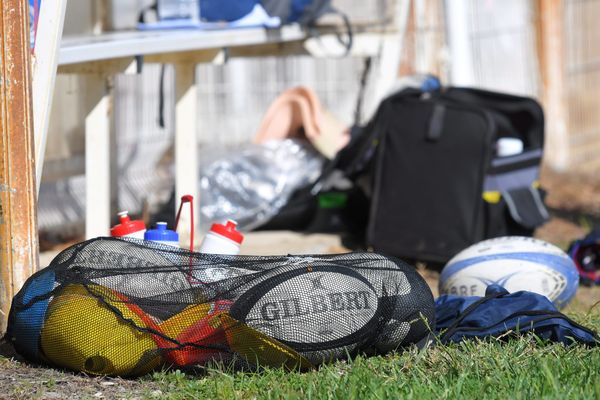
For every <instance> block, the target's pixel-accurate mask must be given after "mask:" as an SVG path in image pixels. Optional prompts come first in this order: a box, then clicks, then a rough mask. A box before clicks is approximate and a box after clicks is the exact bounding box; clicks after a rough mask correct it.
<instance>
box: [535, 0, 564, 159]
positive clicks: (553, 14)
mask: <svg viewBox="0 0 600 400" xmlns="http://www.w3.org/2000/svg"><path fill="white" fill-rule="evenodd" d="M564 6H565V5H564V1H563V0H538V3H537V11H538V14H539V25H538V52H539V59H540V73H541V76H542V83H543V86H542V89H543V91H542V100H543V103H544V108H545V110H544V111H545V115H546V152H545V156H544V160H545V162H546V164H547V165H548V166H549V167H551V168H553V169H555V170H557V171H565V170H567V169H568V168H569V164H570V160H569V158H570V157H569V131H568V126H569V115H568V111H567V103H566V102H567V96H566V93H567V89H566V74H565V65H566V62H565V43H564V41H565V39H564V36H565V35H564V21H563V18H564Z"/></svg>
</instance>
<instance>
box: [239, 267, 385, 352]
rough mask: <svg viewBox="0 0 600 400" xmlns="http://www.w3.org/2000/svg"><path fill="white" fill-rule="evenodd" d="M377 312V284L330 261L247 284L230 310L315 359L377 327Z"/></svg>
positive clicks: (353, 343)
mask: <svg viewBox="0 0 600 400" xmlns="http://www.w3.org/2000/svg"><path fill="white" fill-rule="evenodd" d="M379 314H380V309H379V298H378V295H377V292H376V289H375V287H373V285H372V284H371V283H370V282H369V281H368V280H367V279H366V278H365V277H364V276H362V275H361V274H359V273H358V272H356V271H355V270H353V269H350V268H344V267H339V266H334V265H322V266H305V267H301V268H297V267H296V268H294V269H288V270H284V271H282V272H280V273H278V274H276V275H274V276H272V277H271V278H269V279H266V280H264V281H262V282H260V283H259V284H257V285H255V286H253V287H252V288H250V289H248V290H247V291H246V292H245V293H244V294H243V295H241V296H240V297H239V298H238V299H237V301H236V302H235V303H234V304H233V305H232V307H231V310H230V315H231V316H232V317H233V318H235V319H236V320H238V321H242V322H244V323H246V324H247V325H248V326H250V327H252V328H254V329H256V330H258V331H260V332H262V333H264V334H266V335H268V336H270V337H272V338H274V339H276V340H278V341H280V342H282V343H284V344H286V345H288V346H289V347H291V348H292V349H294V350H296V351H298V352H299V353H301V354H302V355H304V356H305V357H306V358H307V359H309V361H311V362H312V363H313V364H320V363H322V362H328V361H332V360H335V359H338V358H342V357H344V356H346V354H347V353H349V352H351V351H352V350H354V349H355V348H356V347H357V346H358V345H359V344H360V343H362V342H363V341H364V340H365V338H366V337H368V336H369V335H372V334H373V331H374V330H376V329H377V325H378V320H379V318H378V317H379Z"/></svg>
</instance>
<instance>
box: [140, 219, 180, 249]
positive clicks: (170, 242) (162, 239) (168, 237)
mask: <svg viewBox="0 0 600 400" xmlns="http://www.w3.org/2000/svg"><path fill="white" fill-rule="evenodd" d="M144 240H148V241H151V242H156V243H162V244H165V245H167V246H173V247H177V248H179V234H178V233H177V232H175V231H172V230H170V229H168V228H167V223H166V222H157V223H156V229H151V230H149V231H147V232H146V233H145V234H144Z"/></svg>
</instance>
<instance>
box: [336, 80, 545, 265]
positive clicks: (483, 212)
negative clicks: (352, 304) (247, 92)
mask: <svg viewBox="0 0 600 400" xmlns="http://www.w3.org/2000/svg"><path fill="white" fill-rule="evenodd" d="M505 137H512V138H517V139H520V140H521V141H522V142H523V150H522V151H521V152H519V153H518V154H515V155H511V156H506V157H499V156H497V155H496V146H497V143H498V140H499V139H500V138H505ZM543 141H544V117H543V111H542V109H541V107H540V106H539V104H538V103H537V102H536V101H535V100H533V99H530V98H525V97H518V96H513V95H507V94H500V93H494V92H489V91H484V90H476V89H463V88H444V89H441V90H436V91H432V92H425V91H421V90H417V89H406V90H403V91H401V92H399V93H397V94H395V95H392V96H391V97H389V98H387V99H386V100H384V101H383V102H382V103H381V105H380V107H379V109H378V111H377V114H376V116H375V117H374V119H373V120H372V121H371V122H370V123H369V125H368V126H367V127H366V128H365V131H364V132H363V134H362V135H361V136H360V137H359V138H358V139H357V141H356V142H355V143H351V145H350V146H349V148H348V149H346V150H344V151H343V152H342V154H340V159H341V160H344V158H345V159H346V160H345V161H344V162H342V164H343V165H344V167H343V168H344V170H345V173H346V175H348V176H350V177H353V178H354V179H355V180H357V181H358V180H360V179H361V177H362V178H363V180H364V176H365V174H366V176H367V177H368V178H369V179H368V185H367V186H368V187H367V188H366V190H367V191H368V192H370V198H371V206H370V211H369V223H368V228H367V235H366V236H367V238H366V240H367V244H368V245H370V246H372V247H373V248H374V249H375V250H376V251H380V252H384V253H387V254H393V255H396V256H400V257H405V258H411V259H421V260H426V261H434V262H445V261H447V260H448V259H450V258H451V257H452V256H453V255H455V254H456V253H458V252H459V251H460V250H462V249H464V248H465V247H467V246H469V245H471V244H473V243H476V242H478V241H481V240H483V239H486V238H492V237H497V236H503V235H513V234H514V235H531V234H532V233H533V230H534V229H535V228H536V227H538V226H539V225H541V224H542V223H543V222H545V221H546V220H547V218H548V212H547V210H546V208H545V206H544V203H543V196H542V194H541V192H540V191H539V189H538V181H537V179H538V175H539V165H540V162H541V158H542V149H543Z"/></svg>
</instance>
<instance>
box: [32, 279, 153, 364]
mask: <svg viewBox="0 0 600 400" xmlns="http://www.w3.org/2000/svg"><path fill="white" fill-rule="evenodd" d="M88 289H89V291H88ZM90 291H91V292H93V293H94V295H96V296H99V297H101V298H103V299H104V301H106V303H108V304H110V305H111V306H112V307H115V308H116V309H117V310H119V311H120V312H121V314H122V315H123V317H124V318H126V319H128V320H131V321H125V320H123V319H122V318H121V317H120V316H119V315H117V314H116V313H115V312H114V311H113V310H111V309H110V308H109V307H108V306H107V305H106V304H103V303H102V302H101V301H100V300H98V298H96V297H94V295H93V294H92V293H90ZM46 315H47V317H46V321H45V322H44V327H43V328H42V332H41V345H42V350H43V352H44V353H45V355H46V356H47V358H48V359H49V360H50V361H52V362H54V363H55V364H57V365H59V366H62V367H66V368H70V369H73V370H76V371H83V372H86V373H89V374H96V375H132V374H136V375H142V374H145V373H148V372H150V371H151V370H152V369H154V368H156V367H157V366H158V365H159V363H160V357H158V356H157V355H156V354H157V351H156V349H157V346H156V343H155V342H154V340H153V339H152V335H151V334H149V333H145V332H141V331H140V330H138V329H136V328H135V327H134V326H132V322H133V324H135V325H136V326H138V327H141V328H145V327H146V324H144V322H143V321H142V320H141V318H140V317H139V316H138V315H137V314H136V313H134V312H133V311H131V310H130V309H129V308H128V307H127V305H126V304H124V303H123V302H121V301H120V300H119V299H118V298H117V297H116V296H115V293H114V292H113V291H112V290H110V289H108V288H106V287H102V286H98V285H89V286H88V288H87V289H86V287H84V286H82V285H69V286H66V287H65V289H64V290H63V291H61V292H60V293H59V294H57V295H56V297H55V298H54V299H53V300H52V301H51V302H50V304H49V305H48V312H47V314H46Z"/></svg>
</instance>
